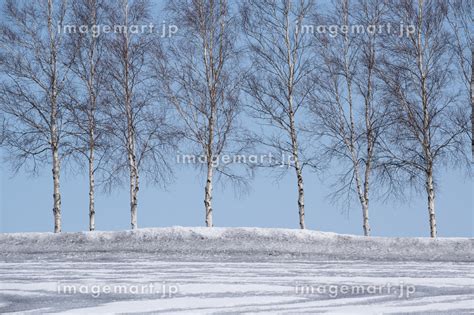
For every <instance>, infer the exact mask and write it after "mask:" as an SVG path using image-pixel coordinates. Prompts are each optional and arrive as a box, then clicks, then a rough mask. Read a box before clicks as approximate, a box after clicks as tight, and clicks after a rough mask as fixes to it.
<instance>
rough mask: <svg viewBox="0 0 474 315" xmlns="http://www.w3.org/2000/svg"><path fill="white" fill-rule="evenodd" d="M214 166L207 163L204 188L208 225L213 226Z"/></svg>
mask: <svg viewBox="0 0 474 315" xmlns="http://www.w3.org/2000/svg"><path fill="white" fill-rule="evenodd" d="M213 171H214V169H213V166H212V164H210V163H209V162H208V163H207V177H206V187H205V188H204V207H205V209H206V226H207V227H213V226H214V225H213V222H212V176H213Z"/></svg>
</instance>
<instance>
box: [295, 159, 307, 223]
mask: <svg viewBox="0 0 474 315" xmlns="http://www.w3.org/2000/svg"><path fill="white" fill-rule="evenodd" d="M295 170H296V178H297V181H298V214H299V220H300V228H301V229H305V228H306V225H305V219H304V183H303V174H302V171H301V167H300V164H299V161H298V157H295Z"/></svg>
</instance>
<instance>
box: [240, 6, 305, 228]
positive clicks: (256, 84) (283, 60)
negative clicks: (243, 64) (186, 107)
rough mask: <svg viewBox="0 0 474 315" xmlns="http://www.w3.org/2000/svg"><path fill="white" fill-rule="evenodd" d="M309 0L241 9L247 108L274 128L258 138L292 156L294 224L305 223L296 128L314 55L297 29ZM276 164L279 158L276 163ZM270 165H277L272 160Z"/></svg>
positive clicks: (299, 125)
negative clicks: (248, 67)
mask: <svg viewBox="0 0 474 315" xmlns="http://www.w3.org/2000/svg"><path fill="white" fill-rule="evenodd" d="M312 6H313V1H305V0H298V1H291V0H277V1H272V0H263V1H243V4H242V6H241V15H242V19H243V26H244V32H245V34H246V37H247V42H248V51H249V57H250V59H251V63H252V64H251V71H250V75H249V77H248V81H247V84H246V87H245V90H246V92H247V94H248V95H249V96H250V98H251V100H250V101H249V103H250V106H249V107H250V112H251V114H252V116H255V117H257V118H258V119H259V120H260V121H261V122H264V123H266V124H268V126H272V127H274V128H275V129H274V130H275V132H274V133H272V134H268V133H267V134H265V135H263V136H262V137H261V138H260V139H259V140H258V142H260V143H262V144H264V145H266V146H267V147H270V148H272V149H273V150H275V151H276V154H277V155H278V156H284V155H287V156H289V157H291V160H292V163H291V167H292V168H293V169H294V171H295V175H296V186H297V191H298V213H299V226H300V228H302V229H304V228H305V226H306V225H305V202H304V181H303V169H304V167H305V165H309V160H307V159H306V158H305V156H304V151H305V150H304V146H303V144H304V141H301V138H302V137H303V135H302V134H301V130H302V129H303V124H302V117H300V115H301V114H302V111H303V110H304V107H305V106H306V105H307V101H308V95H309V92H310V90H311V89H312V88H313V87H312V84H311V75H312V73H313V70H314V60H313V58H312V56H311V54H310V47H309V46H310V40H311V35H308V34H303V33H301V32H298V27H299V26H301V25H303V24H304V22H305V21H306V19H307V18H308V16H309V14H310V12H311V9H312ZM277 164H278V166H281V164H280V163H277ZM270 166H276V165H275V164H274V165H272V163H270Z"/></svg>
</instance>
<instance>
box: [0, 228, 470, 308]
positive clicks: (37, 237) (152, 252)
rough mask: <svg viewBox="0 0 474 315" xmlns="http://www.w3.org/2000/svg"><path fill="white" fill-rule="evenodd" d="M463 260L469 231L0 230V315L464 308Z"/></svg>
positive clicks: (466, 277) (466, 275) (466, 269)
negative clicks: (444, 234) (404, 234)
mask: <svg viewBox="0 0 474 315" xmlns="http://www.w3.org/2000/svg"><path fill="white" fill-rule="evenodd" d="M473 257H474V255H473V239H468V238H452V239H447V238H439V239H436V240H432V239H425V238H382V237H370V238H365V237H360V236H350V235H338V234H334V233H322V232H316V231H300V230H290V229H260V228H212V229H209V228H184V227H173V228H157V229H139V230H137V231H123V232H84V233H61V234H53V233H12V234H0V313H2V314H3V313H19V314H30V313H31V314H38V313H40V314H41V313H61V314H62V313H66V314H95V313H166V314H169V313H172V314H246V313H251V314H255V313H262V314H317V313H328V314H400V313H403V314H406V313H416V314H425V313H429V314H467V313H472V312H473V311H474V307H473V302H472V301H473V299H474V278H473V274H474V272H473V271H474V270H473V265H472V262H473V260H474V258H473ZM150 284H153V285H154V286H155V287H156V288H159V290H158V291H159V292H152V293H150V292H139V293H137V292H133V290H132V288H137V287H145V286H149V285H150ZM69 286H71V287H74V288H76V289H77V292H76V293H71V292H63V291H61V290H62V289H63V288H65V287H69ZM401 286H402V287H401ZM107 287H108V288H109V289H110V288H118V287H122V288H126V289H128V290H129V292H107V291H106V290H105V288H107ZM94 288H95V289H97V290H99V291H100V292H99V293H97V292H98V291H97V292H96V291H94V292H95V294H94V292H93V290H94ZM163 288H164V292H163ZM344 288H345V289H346V291H344ZM82 289H84V290H86V291H84V292H82V291H81V290H82ZM171 290H175V291H173V293H171ZM79 291H81V292H79Z"/></svg>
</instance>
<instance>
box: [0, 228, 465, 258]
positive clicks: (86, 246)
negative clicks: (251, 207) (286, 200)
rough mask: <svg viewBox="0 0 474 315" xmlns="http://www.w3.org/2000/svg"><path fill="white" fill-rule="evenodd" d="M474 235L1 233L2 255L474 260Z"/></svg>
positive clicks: (234, 231)
mask: <svg viewBox="0 0 474 315" xmlns="http://www.w3.org/2000/svg"><path fill="white" fill-rule="evenodd" d="M473 245H474V239H472V238H437V239H430V238H409V237H403V238H400V237H396V238H391V237H363V236H355V235H341V234H335V233H327V232H317V231H311V230H293V229H276V228H205V227H167V228H146V229H138V230H134V231H131V230H128V231H117V232H102V231H94V232H77V233H59V234H54V233H5V234H0V253H1V255H3V256H6V257H9V256H16V255H30V254H46V253H64V254H65V253H88V252H110V253H113V252H129V253H140V252H143V253H152V254H157V255H159V256H160V257H161V258H163V257H171V256H176V255H179V256H183V255H184V256H186V255H189V257H199V256H203V257H209V256H224V257H226V256H229V257H232V256H237V257H241V256H244V257H245V256H254V257H270V256H279V257H295V256H300V257H304V258H308V259H321V260H324V259H337V260H354V259H360V260H396V261H459V262H464V261H465V262H471V261H474V254H473V253H474V251H473V248H474V246H473Z"/></svg>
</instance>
